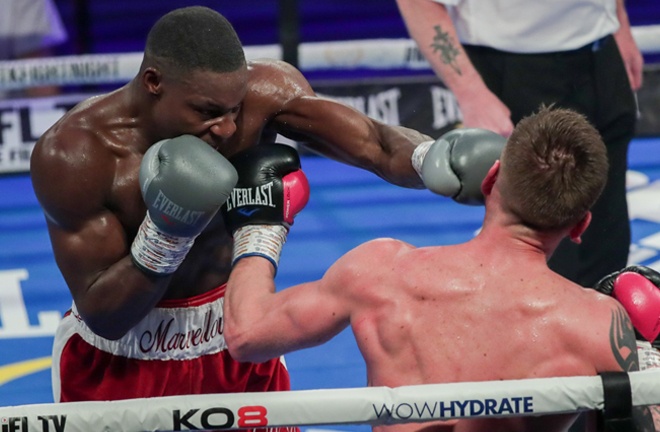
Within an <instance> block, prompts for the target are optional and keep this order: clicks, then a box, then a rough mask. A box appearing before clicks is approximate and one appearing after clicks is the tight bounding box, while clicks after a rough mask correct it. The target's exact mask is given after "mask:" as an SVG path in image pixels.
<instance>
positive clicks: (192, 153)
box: [131, 135, 238, 275]
mask: <svg viewBox="0 0 660 432" xmlns="http://www.w3.org/2000/svg"><path fill="white" fill-rule="evenodd" d="M139 181H140V190H141V192H142V198H143V199H144V202H145V203H146V205H147V215H146V216H145V219H144V221H143V222H142V225H141V226H140V228H139V230H138V233H137V236H136V238H135V240H134V241H133V244H132V245H131V256H132V258H133V262H134V263H135V264H136V265H137V266H138V267H139V268H141V269H142V270H144V271H146V272H148V273H151V274H155V275H168V274H170V273H173V272H174V271H175V270H176V269H177V268H178V267H179V265H180V264H181V262H182V261H183V260H184V258H185V257H186V254H187V253H188V251H189V250H190V248H191V247H192V245H193V243H194V240H195V238H196V237H197V236H198V235H199V234H200V233H201V232H202V230H203V229H204V228H205V227H206V226H207V225H208V223H209V222H210V221H211V219H212V218H213V216H215V214H216V213H217V212H218V210H219V209H220V206H221V205H222V204H223V203H224V202H225V201H226V199H227V197H228V196H229V194H230V193H231V191H232V190H233V188H234V186H235V185H236V182H237V181H238V173H237V172H236V169H235V168H234V167H233V165H232V164H231V163H230V162H229V161H228V160H227V159H225V158H224V156H222V155H221V154H220V153H218V152H217V151H216V150H214V149H213V148H211V147H210V146H209V145H208V144H206V143H205V142H204V141H202V140H201V139H199V138H197V137H195V136H192V135H182V136H179V137H176V138H172V139H166V140H163V141H159V142H157V143H156V144H154V145H152V146H151V147H150V148H149V150H147V152H146V153H145V155H144V157H143V159H142V163H141V164H140V173H139Z"/></svg>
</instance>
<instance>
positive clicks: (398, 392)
mask: <svg viewBox="0 0 660 432" xmlns="http://www.w3.org/2000/svg"><path fill="white" fill-rule="evenodd" d="M628 377H629V379H630V387H631V391H632V404H633V405H634V406H639V405H652V404H659V403H660V371H658V370H656V371H644V372H631V373H629V374H628ZM604 406H605V399H604V388H603V381H602V379H601V377H599V376H582V377H561V378H537V379H525V380H511V381H485V382H466V383H450V384H427V385H414V386H403V387H397V388H389V387H370V388H353V389H329V390H303V391H285V392H266V393H236V394H212V395H191V396H169V397H160V398H149V399H132V400H123V401H111V402H105V401H104V402H70V403H63V404H37V405H23V406H14V407H4V408H0V424H1V425H2V431H3V432H7V431H18V430H20V431H25V430H30V431H33V430H41V431H46V430H64V425H65V424H66V431H67V432H78V431H79V432H89V431H90V430H103V431H106V430H108V431H110V430H112V431H124V432H138V431H156V430H159V431H163V430H167V431H170V430H197V429H239V428H252V427H276V426H314V425H330V424H371V425H390V424H398V423H413V422H415V423H417V422H425V421H432V420H449V419H458V418H475V417H479V418H483V417H511V416H531V415H534V416H536V415H544V414H560V413H572V412H578V411H585V410H602V409H603V407H604ZM5 425H7V426H5Z"/></svg>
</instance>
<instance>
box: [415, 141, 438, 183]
mask: <svg viewBox="0 0 660 432" xmlns="http://www.w3.org/2000/svg"><path fill="white" fill-rule="evenodd" d="M434 142H435V141H424V142H423V143H420V144H419V145H418V146H417V147H415V151H413V154H412V157H411V161H412V166H413V168H415V171H417V175H419V176H420V177H422V165H423V163H424V157H425V156H426V153H428V151H429V149H430V148H431V145H432V144H433V143H434Z"/></svg>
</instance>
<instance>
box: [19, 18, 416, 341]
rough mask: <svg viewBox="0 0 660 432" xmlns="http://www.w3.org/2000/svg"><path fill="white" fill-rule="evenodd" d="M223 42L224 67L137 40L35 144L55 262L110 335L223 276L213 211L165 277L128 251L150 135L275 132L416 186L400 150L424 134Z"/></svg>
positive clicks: (231, 142)
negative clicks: (138, 46) (129, 59)
mask: <svg viewBox="0 0 660 432" xmlns="http://www.w3.org/2000/svg"><path fill="white" fill-rule="evenodd" d="M192 10H193V11H194V10H196V8H195V9H192ZM197 13H202V14H203V13H207V11H205V10H204V9H201V8H199V10H197ZM231 42H232V43H233V44H234V45H233V46H232V48H233V49H234V51H235V53H234V57H235V58H231V59H229V60H227V62H228V63H229V64H230V65H231V61H233V62H234V63H237V64H236V66H235V67H233V68H232V70H230V71H227V72H216V71H214V70H208V68H199V69H196V68H194V67H190V69H189V70H182V71H179V70H178V69H177V68H178V66H177V67H174V66H172V65H169V64H168V63H167V61H166V60H164V59H163V58H162V57H159V56H158V55H156V54H152V53H151V51H150V49H149V48H150V47H149V45H147V50H146V55H145V58H144V62H143V64H142V66H141V68H140V72H139V74H138V75H137V76H136V77H135V78H134V79H133V80H132V81H131V82H130V83H128V84H127V85H126V86H124V87H122V88H120V89H118V90H116V91H114V92H112V93H109V94H106V95H102V96H98V97H94V98H92V99H90V100H88V101H86V102H83V103H81V104H79V105H78V106H77V107H75V108H74V109H73V110H71V111H70V112H69V113H67V114H66V115H65V116H64V117H63V118H62V119H61V120H60V121H58V122H57V124H56V125H54V126H53V127H52V128H51V129H50V130H48V131H47V132H46V133H45V134H44V135H43V137H41V139H40V140H39V142H38V143H37V145H36V147H35V150H34V153H33V157H32V162H31V171H32V178H33V182H34V188H35V191H36V193H37V195H38V197H39V200H40V202H41V204H42V205H43V207H44V210H45V212H46V215H47V217H48V228H49V232H50V235H51V238H52V243H53V249H54V251H55V255H56V257H57V263H58V265H59V266H60V269H61V271H62V273H63V275H64V277H65V279H66V281H67V284H68V285H69V287H70V288H71V292H72V294H73V297H74V300H75V302H76V305H77V306H78V308H79V311H80V312H81V314H82V315H83V316H84V317H85V319H86V320H88V322H98V324H95V325H94V329H95V331H96V332H97V333H98V334H100V335H103V336H105V337H108V338H116V337H120V336H121V335H123V333H124V332H125V331H126V330H127V329H129V328H131V327H132V326H133V325H134V324H135V323H136V322H137V321H138V320H140V319H141V318H142V317H143V316H144V313H145V311H146V310H149V309H150V308H151V307H153V305H154V304H155V303H156V302H158V301H159V300H161V299H163V298H183V297H191V296H194V295H196V294H201V293H203V292H205V291H208V290H209V289H211V288H215V287H217V286H218V285H220V284H222V283H224V282H225V281H226V279H227V277H228V270H229V267H228V266H227V262H228V259H229V257H228V256H225V253H227V252H225V251H226V245H227V243H228V242H229V241H230V239H229V237H228V236H227V235H226V234H225V229H224V227H223V226H222V225H221V223H220V221H219V220H216V221H214V224H213V226H211V227H209V229H207V230H206V231H205V232H204V233H203V234H202V236H201V237H199V238H198V239H197V240H196V242H195V246H194V247H193V249H192V250H191V251H190V253H189V255H188V258H187V259H186V260H185V261H184V263H183V265H182V266H181V267H180V268H179V270H178V271H177V272H175V273H174V274H173V275H172V276H171V277H166V278H151V277H149V276H147V275H145V274H144V273H143V272H141V271H140V270H139V269H137V268H135V266H133V263H132V262H131V259H130V257H129V254H128V251H129V248H130V244H131V241H132V239H133V238H134V237H135V234H136V232H137V229H138V227H139V226H140V223H141V222H142V219H143V218H144V214H145V205H144V203H143V200H142V197H141V196H140V189H139V187H138V178H137V176H138V170H139V166H140V162H141V160H142V155H143V154H144V153H145V151H146V150H147V149H148V148H149V147H150V146H151V145H152V144H153V143H155V142H157V141H160V140H162V139H165V138H172V137H175V136H178V135H182V134H191V135H194V136H197V137H199V138H201V139H202V140H204V141H205V142H206V143H208V144H209V145H210V146H212V147H213V148H215V149H217V150H218V151H219V152H220V153H222V154H223V155H224V156H226V157H229V156H231V155H233V154H235V153H236V152H238V151H240V150H242V149H245V148H247V147H250V146H254V145H256V144H262V145H263V144H267V143H269V142H273V141H274V139H275V137H276V133H279V134H282V135H284V136H287V137H289V138H295V139H301V140H304V141H305V143H306V145H307V146H308V147H309V148H310V149H312V150H314V151H317V152H319V153H321V154H323V155H325V156H328V157H331V158H334V159H337V160H340V161H342V162H345V163H347V164H351V165H354V166H359V167H362V168H365V169H368V170H371V171H373V172H375V173H377V174H378V175H380V176H381V177H383V178H384V179H386V180H388V181H390V182H392V183H395V184H398V185H401V186H405V187H411V188H423V187H424V185H423V183H422V181H421V179H420V177H419V176H418V175H417V173H416V172H415V171H414V169H413V167H412V165H411V163H410V157H411V155H412V152H413V150H414V147H415V145H416V144H418V143H420V142H421V141H424V140H428V139H429V137H427V136H425V135H422V134H420V133H417V132H416V131H413V130H409V129H404V128H402V127H391V126H386V125H384V124H382V123H379V122H377V121H374V120H372V119H370V118H367V117H366V116H364V115H362V114H361V113H359V112H357V111H355V110H353V109H352V108H349V107H347V106H345V105H341V104H339V103H336V102H333V101H330V100H325V99H321V98H319V97H316V96H315V94H314V91H313V90H312V88H311V87H310V85H309V83H308V82H307V81H306V79H305V78H304V77H303V75H302V74H301V73H300V72H299V71H298V70H296V69H295V68H293V67H292V66H290V65H288V64H287V63H284V62H281V61H271V60H264V61H254V62H247V63H245V61H244V59H243V57H242V55H243V54H242V50H241V47H240V45H238V44H239V42H238V39H236V40H233V41H231ZM198 43H199V44H201V45H202V46H204V44H205V41H198ZM206 45H208V42H206ZM188 49H191V50H192V49H194V48H193V47H189V48H188ZM226 51H229V49H227V50H226ZM200 55H207V54H206V53H203V54H202V53H200ZM230 55H231V53H225V56H227V57H230ZM218 61H219V60H218ZM184 67H185V65H184ZM218 219H219V218H218ZM108 293H112V295H108ZM97 316H99V318H97ZM110 317H112V319H108V318H110ZM101 321H102V322H103V323H101Z"/></svg>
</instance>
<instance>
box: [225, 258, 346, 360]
mask: <svg viewBox="0 0 660 432" xmlns="http://www.w3.org/2000/svg"><path fill="white" fill-rule="evenodd" d="M274 272H275V268H274V266H273V265H272V263H271V262H270V261H268V260H267V259H264V258H263V257H246V258H243V259H241V260H240V261H238V262H237V263H236V265H234V268H233V270H232V272H231V275H230V276H229V281H228V282H227V291H226V294H225V302H224V319H225V327H224V335H225V340H226V342H227V348H228V350H229V353H230V354H231V356H232V357H233V358H234V359H236V360H238V361H251V362H262V361H266V360H268V359H271V358H275V357H278V356H280V355H282V354H286V353H288V352H291V351H295V350H299V349H303V348H309V347H312V346H316V345H320V344H322V343H324V342H326V341H328V340H330V339H331V338H332V337H333V336H335V335H336V334H338V333H339V332H340V331H342V330H343V329H344V328H346V327H347V326H348V325H349V323H350V308H349V307H348V305H347V304H346V303H345V301H344V300H343V299H342V297H341V290H342V288H340V287H336V286H334V283H333V282H332V280H331V279H328V278H324V279H321V280H319V281H314V282H308V283H304V284H300V285H296V286H293V287H290V288H286V289H284V290H282V291H279V292H277V293H276V292H275V282H274V280H273V277H274Z"/></svg>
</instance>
